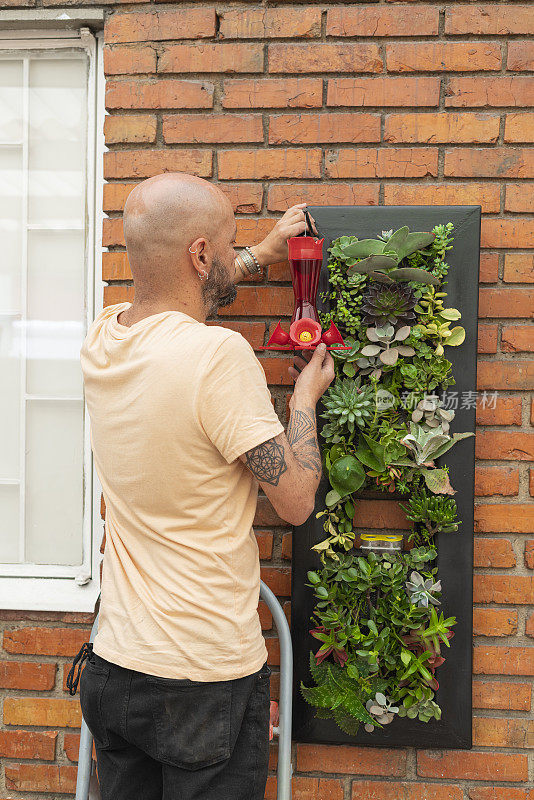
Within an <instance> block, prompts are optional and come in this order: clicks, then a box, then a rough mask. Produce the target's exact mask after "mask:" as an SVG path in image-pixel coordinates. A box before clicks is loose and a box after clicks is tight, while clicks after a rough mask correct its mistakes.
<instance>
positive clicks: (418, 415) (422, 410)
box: [412, 395, 454, 433]
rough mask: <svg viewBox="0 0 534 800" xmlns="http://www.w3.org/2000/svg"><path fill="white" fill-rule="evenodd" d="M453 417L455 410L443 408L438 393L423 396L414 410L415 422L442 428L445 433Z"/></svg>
mask: <svg viewBox="0 0 534 800" xmlns="http://www.w3.org/2000/svg"><path fill="white" fill-rule="evenodd" d="M453 419H454V411H453V410H452V409H446V408H443V406H442V403H441V401H440V399H439V397H438V396H437V395H426V396H425V397H423V398H422V400H419V402H418V403H417V405H416V407H415V408H414V410H413V412H412V420H413V422H420V423H422V424H423V425H426V426H427V427H428V428H441V430H442V431H443V433H448V432H449V427H450V423H451V422H452V420H453Z"/></svg>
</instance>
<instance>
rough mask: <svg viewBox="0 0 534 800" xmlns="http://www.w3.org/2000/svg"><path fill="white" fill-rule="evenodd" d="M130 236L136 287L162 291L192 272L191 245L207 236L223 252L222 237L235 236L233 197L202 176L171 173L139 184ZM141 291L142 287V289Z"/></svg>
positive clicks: (129, 204)
mask: <svg viewBox="0 0 534 800" xmlns="http://www.w3.org/2000/svg"><path fill="white" fill-rule="evenodd" d="M123 219H124V236H125V239H126V247H127V250H128V259H129V262H130V267H131V270H132V274H133V277H134V283H135V284H136V287H138V288H139V289H142V290H143V291H144V292H147V291H148V292H149V293H159V292H160V291H161V290H162V289H163V288H164V287H167V288H168V287H169V286H170V285H177V284H178V283H179V282H180V281H182V280H183V279H184V277H185V276H184V272H185V271H190V258H189V257H188V252H187V251H188V247H189V246H190V245H191V244H192V243H193V242H195V240H197V239H199V238H202V239H205V240H206V241H207V243H208V244H207V247H208V249H209V248H210V247H211V248H212V249H213V251H214V253H215V254H216V253H217V247H218V244H217V243H218V241H219V239H220V238H221V236H222V237H223V238H224V237H226V238H227V237H228V234H229V232H230V239H232V238H233V230H234V229H235V221H234V215H233V210H232V206H231V204H230V201H229V200H228V198H227V197H226V196H225V195H224V194H223V193H222V192H221V190H220V189H219V188H218V187H217V186H214V185H212V184H211V183H208V181H205V180H203V179H202V178H197V177H195V176H193V175H187V174H185V173H181V172H167V173H164V174H162V175H156V176H155V177H153V178H148V180H145V181H142V182H141V183H139V184H138V185H137V186H136V187H135V189H133V191H132V192H131V194H130V195H129V197H128V199H127V201H126V205H125V208H124V218H123ZM136 291H137V289H136Z"/></svg>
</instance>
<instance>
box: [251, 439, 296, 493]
mask: <svg viewBox="0 0 534 800" xmlns="http://www.w3.org/2000/svg"><path fill="white" fill-rule="evenodd" d="M245 458H246V461H247V466H248V468H249V469H250V471H251V472H252V474H253V475H254V477H255V478H257V479H258V480H259V481H262V482H263V483H270V484H271V485H272V486H278V481H279V480H280V475H283V474H284V472H286V471H287V464H286V460H285V456H284V448H283V447H282V446H281V445H280V444H278V442H277V441H276V440H275V439H269V440H268V441H266V442H263V443H262V444H260V445H258V446H257V447H254V448H252V450H249V451H248V452H247V453H245Z"/></svg>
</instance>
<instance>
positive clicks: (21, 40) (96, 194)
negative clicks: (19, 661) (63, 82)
mask: <svg viewBox="0 0 534 800" xmlns="http://www.w3.org/2000/svg"><path fill="white" fill-rule="evenodd" d="M58 11H59V9H58ZM36 22H37V19H36ZM37 49H38V50H40V51H51V50H54V51H57V54H58V55H59V56H60V57H61V55H62V54H64V55H65V56H67V55H68V51H69V49H70V50H71V51H72V49H75V50H85V52H86V53H87V56H88V65H89V72H88V86H87V89H88V91H87V149H86V159H87V161H86V166H87V180H86V198H85V207H86V211H87V226H86V235H85V260H84V275H85V280H84V286H85V325H86V329H87V328H88V327H89V326H90V324H91V323H92V321H93V319H94V317H95V315H96V314H97V313H98V312H99V311H100V309H101V308H102V306H103V282H102V279H101V272H99V273H97V264H101V258H102V233H101V232H102V218H103V212H102V194H103V183H104V181H103V151H104V137H103V123H104V88H105V84H104V68H103V37H102V32H101V31H97V32H96V33H94V32H92V31H91V30H89V28H87V27H83V26H78V27H77V28H76V29H69V30H66V29H59V28H51V29H43V30H40V29H39V30H35V29H30V28H29V29H16V30H3V31H0V59H2V60H5V59H8V58H10V57H11V58H12V57H13V56H14V55H15V56H16V55H17V53H23V52H27V51H30V52H31V51H32V50H37ZM26 113H27V103H26ZM23 136H24V137H27V128H26V130H25V131H24V134H23ZM23 141H24V142H25V138H24V139H23ZM26 149H27V142H26ZM25 166H26V167H27V164H26V165H25ZM83 425H84V430H83V443H84V453H83V465H84V487H83V520H82V563H81V564H79V565H76V566H69V565H53V564H50V565H48V564H45V565H41V564H0V608H4V609H13V610H15V609H17V610H46V611H81V612H84V611H92V610H93V609H94V606H95V602H96V600H97V598H98V595H99V593H100V570H99V566H100V543H101V540H102V536H103V523H102V520H101V515H100V497H101V492H102V487H101V485H100V481H99V479H98V475H97V473H96V470H95V466H94V460H93V456H92V451H91V439H90V419H89V414H88V411H87V406H86V404H85V402H84V404H83ZM22 469H24V467H23V468H22ZM22 475H23V477H24V472H23V473H22ZM23 486H24V484H23ZM23 491H24V488H23Z"/></svg>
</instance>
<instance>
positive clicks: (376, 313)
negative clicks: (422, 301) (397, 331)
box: [361, 283, 416, 327]
mask: <svg viewBox="0 0 534 800" xmlns="http://www.w3.org/2000/svg"><path fill="white" fill-rule="evenodd" d="M415 305H416V298H415V295H414V293H413V290H412V289H411V288H410V287H409V286H408V285H407V284H392V285H387V284H382V283H374V284H372V285H371V286H370V287H369V288H368V289H367V291H366V293H365V294H364V295H363V298H362V305H361V312H362V322H363V323H364V324H365V325H377V326H379V327H384V326H385V325H388V324H389V325H393V326H404V325H408V324H410V323H411V322H413V321H414V320H415V312H414V310H413V309H414V306H415Z"/></svg>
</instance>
